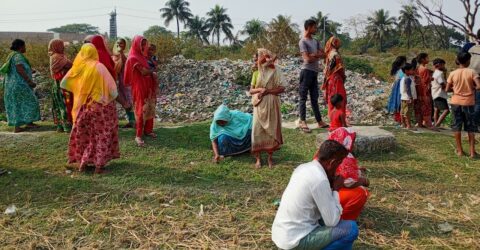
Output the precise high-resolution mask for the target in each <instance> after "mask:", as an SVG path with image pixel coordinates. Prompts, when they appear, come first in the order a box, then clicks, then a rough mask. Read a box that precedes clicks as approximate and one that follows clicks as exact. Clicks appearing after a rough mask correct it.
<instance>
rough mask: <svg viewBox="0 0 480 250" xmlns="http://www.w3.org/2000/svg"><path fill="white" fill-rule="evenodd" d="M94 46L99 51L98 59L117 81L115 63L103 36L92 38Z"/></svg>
mask: <svg viewBox="0 0 480 250" xmlns="http://www.w3.org/2000/svg"><path fill="white" fill-rule="evenodd" d="M92 44H93V45H94V46H95V48H96V49H97V51H98V58H99V61H100V63H101V64H103V65H104V66H105V67H106V68H107V69H108V72H110V74H111V75H112V77H113V79H117V74H116V73H115V63H114V62H113V60H112V56H111V55H110V52H109V51H108V49H107V46H106V45H105V40H104V39H103V37H102V36H99V35H96V36H93V37H92Z"/></svg>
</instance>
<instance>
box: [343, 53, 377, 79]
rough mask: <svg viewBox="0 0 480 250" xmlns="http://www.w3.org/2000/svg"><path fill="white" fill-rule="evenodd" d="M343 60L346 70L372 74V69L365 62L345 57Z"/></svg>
mask: <svg viewBox="0 0 480 250" xmlns="http://www.w3.org/2000/svg"><path fill="white" fill-rule="evenodd" d="M343 59H344V62H345V67H346V68H347V69H348V70H351V71H355V72H358V73H361V74H367V75H368V74H372V73H373V67H372V66H371V65H370V63H369V62H368V61H367V60H364V59H359V58H355V57H347V56H345V57H344V58H343Z"/></svg>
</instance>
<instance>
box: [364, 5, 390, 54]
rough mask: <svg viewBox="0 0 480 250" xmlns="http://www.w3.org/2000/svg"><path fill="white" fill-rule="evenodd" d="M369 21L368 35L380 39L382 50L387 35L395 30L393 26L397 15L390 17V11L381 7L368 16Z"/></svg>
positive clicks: (380, 48)
mask: <svg viewBox="0 0 480 250" xmlns="http://www.w3.org/2000/svg"><path fill="white" fill-rule="evenodd" d="M367 22H368V26H367V32H368V35H369V36H371V39H375V40H377V41H378V43H379V50H380V51H382V50H383V42H384V40H385V37H386V36H387V35H388V34H389V33H390V32H391V31H392V30H393V26H394V25H395V22H396V19H395V17H390V14H389V12H388V11H385V10H384V9H380V10H377V11H375V12H374V13H373V15H372V16H370V17H368V18H367Z"/></svg>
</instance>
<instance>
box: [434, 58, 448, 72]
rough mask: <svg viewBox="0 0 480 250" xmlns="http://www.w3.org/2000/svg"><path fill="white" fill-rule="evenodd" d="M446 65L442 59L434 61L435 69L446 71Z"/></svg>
mask: <svg viewBox="0 0 480 250" xmlns="http://www.w3.org/2000/svg"><path fill="white" fill-rule="evenodd" d="M445 64H446V62H445V60H443V59H441V58H436V59H435V60H433V66H434V67H435V69H438V70H441V71H445Z"/></svg>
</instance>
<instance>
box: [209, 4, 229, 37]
mask: <svg viewBox="0 0 480 250" xmlns="http://www.w3.org/2000/svg"><path fill="white" fill-rule="evenodd" d="M207 16H208V17H209V18H208V19H207V23H208V27H209V28H210V32H211V34H212V41H213V38H214V37H215V36H216V37H217V45H218V46H220V34H221V33H224V34H225V36H226V37H227V38H233V33H232V30H233V24H232V19H230V16H228V14H227V9H225V8H223V7H221V6H220V5H218V4H217V5H215V7H214V8H213V9H211V10H210V11H209V12H207Z"/></svg>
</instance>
